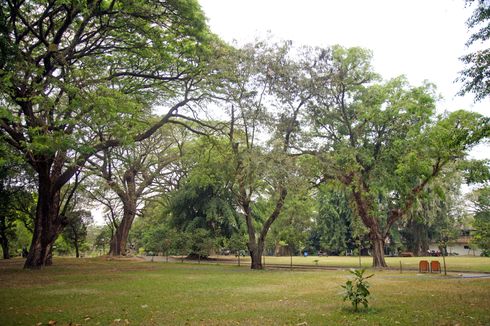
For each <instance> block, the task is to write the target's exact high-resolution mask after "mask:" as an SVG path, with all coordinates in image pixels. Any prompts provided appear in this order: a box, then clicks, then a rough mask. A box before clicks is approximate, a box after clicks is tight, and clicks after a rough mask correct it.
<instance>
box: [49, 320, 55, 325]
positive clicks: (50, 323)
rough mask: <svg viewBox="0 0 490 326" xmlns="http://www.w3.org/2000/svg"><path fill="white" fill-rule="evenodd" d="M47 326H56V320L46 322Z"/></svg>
mask: <svg viewBox="0 0 490 326" xmlns="http://www.w3.org/2000/svg"><path fill="white" fill-rule="evenodd" d="M48 325H56V320H50V321H48Z"/></svg>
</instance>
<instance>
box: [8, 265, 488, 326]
mask: <svg viewBox="0 0 490 326" xmlns="http://www.w3.org/2000/svg"><path fill="white" fill-rule="evenodd" d="M299 258H300V257H297V259H298V260H299ZM332 258H333V257H332ZM335 259H336V261H333V260H332V261H328V258H322V260H321V261H320V262H315V263H319V264H320V265H324V266H325V265H327V264H334V263H336V264H340V265H341V264H342V261H341V259H340V258H339V257H336V258H335ZM448 260H450V262H449V263H450V266H452V267H451V268H450V270H449V272H448V276H444V274H443V273H442V274H439V273H437V274H430V273H428V274H418V272H417V271H415V270H413V268H414V267H415V266H416V264H417V263H416V260H415V259H410V258H409V259H406V260H403V264H404V266H405V267H407V268H406V269H405V270H404V271H403V273H400V271H398V270H389V271H387V270H385V271H377V270H376V271H370V272H374V274H375V276H374V277H372V278H370V279H369V282H370V284H371V287H370V290H371V293H372V297H371V299H370V301H369V304H370V306H369V308H368V309H367V310H366V309H361V310H360V312H358V313H354V312H353V311H352V308H351V306H350V304H349V303H347V302H343V301H342V288H341V287H340V285H342V284H343V283H344V282H345V281H346V280H347V279H348V277H349V275H350V274H349V273H348V269H346V268H344V269H332V270H328V269H314V270H307V269H306V268H303V269H299V268H295V269H293V270H292V271H291V270H289V269H278V268H270V269H266V270H263V271H252V270H250V269H249V266H247V265H246V264H245V265H243V264H242V266H241V267H238V266H236V265H232V264H223V263H220V264H217V263H211V264H210V263H202V264H197V263H183V264H182V263H163V262H153V263H152V262H148V261H143V260H139V259H133V260H107V259H105V258H92V259H79V260H76V259H70V258H57V259H56V262H55V265H54V266H52V267H48V268H45V269H42V270H40V271H30V270H22V263H23V260H21V259H13V260H10V261H1V262H0V282H1V283H0V284H1V286H0V302H1V303H2V304H1V305H0V325H49V323H51V324H52V325H53V324H54V323H55V324H56V325H489V324H490V314H488V309H489V308H490V278H489V277H488V276H490V275H485V274H484V272H489V269H490V260H489V259H484V258H477V257H475V258H474V259H471V258H463V257H461V258H460V257H454V258H453V257H451V258H450V259H448ZM273 263H274V260H273V259H272V258H271V259H270V264H271V265H269V266H270V267H273V266H272V264H273ZM279 263H281V262H280V261H279ZM315 263H313V260H311V261H309V260H307V261H306V264H307V265H308V264H310V265H313V264H315ZM349 263H352V261H348V260H347V261H345V262H344V264H345V265H347V264H349ZM389 263H390V262H389ZM391 263H392V266H394V265H395V264H394V263H395V261H393V262H391ZM469 265H471V266H472V269H471V271H473V272H480V274H466V273H461V272H455V270H457V269H465V268H464V267H465V266H469ZM320 267H321V266H320ZM472 275H473V276H475V277H471V276H472Z"/></svg>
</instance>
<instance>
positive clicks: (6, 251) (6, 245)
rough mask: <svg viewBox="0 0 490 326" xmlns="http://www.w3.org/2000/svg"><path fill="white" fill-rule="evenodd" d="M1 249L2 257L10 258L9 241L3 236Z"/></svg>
mask: <svg viewBox="0 0 490 326" xmlns="http://www.w3.org/2000/svg"><path fill="white" fill-rule="evenodd" d="M2 251H3V259H10V251H9V242H8V240H7V239H5V238H2Z"/></svg>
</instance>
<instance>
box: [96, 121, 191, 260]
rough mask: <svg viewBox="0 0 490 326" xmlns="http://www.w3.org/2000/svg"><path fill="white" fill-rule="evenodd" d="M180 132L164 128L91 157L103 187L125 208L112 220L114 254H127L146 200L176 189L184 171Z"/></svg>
mask: <svg viewBox="0 0 490 326" xmlns="http://www.w3.org/2000/svg"><path fill="white" fill-rule="evenodd" d="M176 134H179V128H175V129H174V128H167V129H165V130H164V129H161V130H159V131H157V132H156V133H154V134H153V135H152V136H150V137H149V138H147V139H145V140H143V141H141V142H139V143H136V144H129V145H122V146H120V147H117V148H112V149H108V150H105V151H103V152H101V153H100V154H96V155H94V159H93V160H92V159H91V160H89V161H90V163H91V164H92V165H93V168H94V169H93V173H94V174H96V175H98V176H99V177H100V178H101V179H103V185H102V187H103V188H105V189H106V190H108V191H110V192H112V193H114V194H115V195H116V197H117V199H118V206H119V207H120V208H121V209H120V211H121V214H120V215H121V216H120V217H119V216H118V218H117V219H116V218H114V219H112V224H113V225H114V227H115V230H114V234H113V237H112V239H111V243H110V251H109V254H110V255H114V256H119V255H126V244H127V241H128V235H129V231H130V229H131V226H132V224H133V221H134V219H135V217H136V216H137V213H138V211H139V210H140V209H141V208H142V207H143V206H144V203H145V201H148V200H150V199H151V198H152V197H155V196H162V195H163V194H165V193H166V192H168V191H170V190H171V189H173V187H174V183H175V182H174V179H175V177H176V176H177V175H178V174H179V173H180V171H179V170H180V167H179V165H178V164H176V161H177V160H178V159H179V158H180V151H179V146H177V145H178V141H180V140H177V139H176ZM180 146H182V145H181V144H180ZM99 193H100V192H99ZM104 196H107V194H104ZM109 196H110V195H109ZM99 200H100V198H99ZM111 216H112V215H111Z"/></svg>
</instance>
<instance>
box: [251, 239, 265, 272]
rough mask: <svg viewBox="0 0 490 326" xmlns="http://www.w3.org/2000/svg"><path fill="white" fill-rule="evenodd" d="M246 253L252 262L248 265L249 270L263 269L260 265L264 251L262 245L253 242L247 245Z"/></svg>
mask: <svg viewBox="0 0 490 326" xmlns="http://www.w3.org/2000/svg"><path fill="white" fill-rule="evenodd" d="M248 251H249V253H250V258H251V259H252V262H251V264H250V268H251V269H264V266H263V265H262V253H263V251H264V244H257V243H255V242H253V243H250V242H249V243H248Z"/></svg>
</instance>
